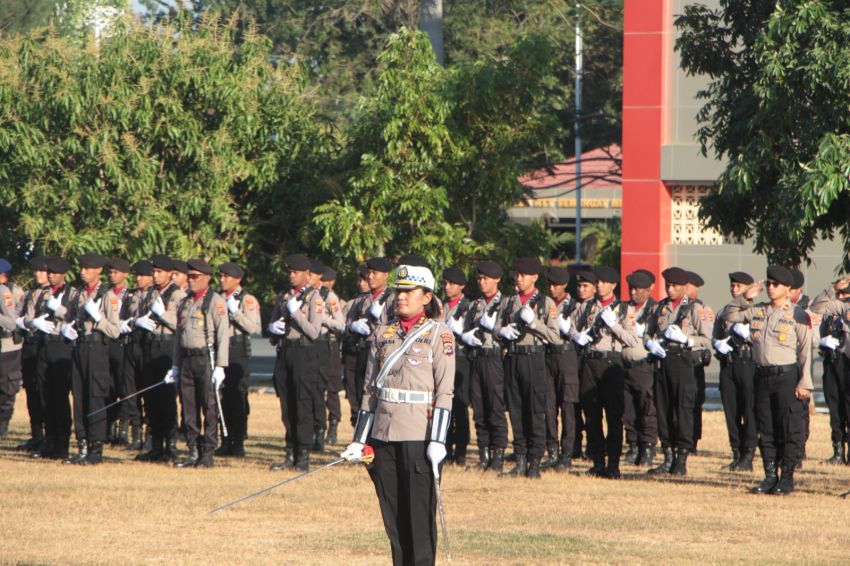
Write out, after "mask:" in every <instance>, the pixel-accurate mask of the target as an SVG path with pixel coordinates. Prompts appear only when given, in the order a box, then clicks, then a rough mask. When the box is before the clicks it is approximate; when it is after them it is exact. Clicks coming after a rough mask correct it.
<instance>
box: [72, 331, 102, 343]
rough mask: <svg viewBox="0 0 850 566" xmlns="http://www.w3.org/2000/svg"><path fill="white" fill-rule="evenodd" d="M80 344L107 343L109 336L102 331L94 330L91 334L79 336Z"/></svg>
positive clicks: (78, 341)
mask: <svg viewBox="0 0 850 566" xmlns="http://www.w3.org/2000/svg"><path fill="white" fill-rule="evenodd" d="M77 343H78V344H106V343H107V337H106V336H104V335H103V334H101V333H100V332H92V333H91V334H81V335H80V336H78V337H77Z"/></svg>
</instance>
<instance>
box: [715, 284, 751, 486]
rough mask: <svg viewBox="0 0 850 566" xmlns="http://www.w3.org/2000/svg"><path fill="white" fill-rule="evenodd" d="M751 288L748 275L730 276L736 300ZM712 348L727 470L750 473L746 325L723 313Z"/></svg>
mask: <svg viewBox="0 0 850 566" xmlns="http://www.w3.org/2000/svg"><path fill="white" fill-rule="evenodd" d="M752 286H753V278H752V276H751V275H750V274H748V273H743V272H740V271H736V272H735V273H730V274H729V293H730V294H731V295H732V298H733V299H735V298H737V297H739V296H741V295H742V294H743V293H746V292H747V291H749V290H750V288H751V287H752ZM712 338H713V340H714V349H715V350H716V351H717V357H718V359H719V360H720V398H721V400H722V401H723V412H724V414H725V416H726V430H727V431H728V432H729V445H730V446H731V447H732V461H731V462H730V463H729V464H728V465H727V466H725V468H726V469H728V470H731V471H733V472H735V471H741V472H749V471H752V469H753V457H754V456H755V450H756V442H757V441H758V435H757V433H756V417H755V374H756V364H755V360H754V359H753V349H752V340H751V336H750V328H749V325H746V324H745V323H741V322H737V323H735V324H732V323H729V322H727V321H726V315H725V313H722V312H721V314H720V315H719V316H718V317H717V319H716V320H715V321H714V330H713V332H712Z"/></svg>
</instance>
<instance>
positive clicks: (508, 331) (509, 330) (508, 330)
mask: <svg viewBox="0 0 850 566" xmlns="http://www.w3.org/2000/svg"><path fill="white" fill-rule="evenodd" d="M499 336H500V337H502V338H504V339H505V340H510V341H513V340H516V339H517V338H519V330H517V329H516V324H514V323H511V324H509V325H507V326H503V327H502V328H501V329H500V330H499Z"/></svg>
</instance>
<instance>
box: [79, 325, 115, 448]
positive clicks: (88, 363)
mask: <svg viewBox="0 0 850 566" xmlns="http://www.w3.org/2000/svg"><path fill="white" fill-rule="evenodd" d="M86 338H93V340H87V341H83V342H81V341H77V343H76V345H75V346H74V354H73V357H72V360H73V364H72V366H71V388H72V391H73V394H74V435H75V436H76V438H77V440H88V441H89V442H106V411H100V412H99V413H97V414H96V415H92V416H91V417H89V416H88V414H89V413H91V412H92V411H98V410H100V409H102V408H103V407H104V405H106V398H107V397H109V394H110V391H111V389H112V376H111V375H110V373H109V346H108V345H107V344H104V342H103V338H102V337H101V336H100V335H98V334H95V335H92V336H81V337H80V339H83V340H84V339H86Z"/></svg>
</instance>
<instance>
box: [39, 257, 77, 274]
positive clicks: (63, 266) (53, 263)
mask: <svg viewBox="0 0 850 566" xmlns="http://www.w3.org/2000/svg"><path fill="white" fill-rule="evenodd" d="M45 267H47V271H49V272H51V273H68V270H69V269H70V268H71V265H70V264H69V263H68V260H67V259H65V258H62V257H49V258H47V259H46V260H45Z"/></svg>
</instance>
